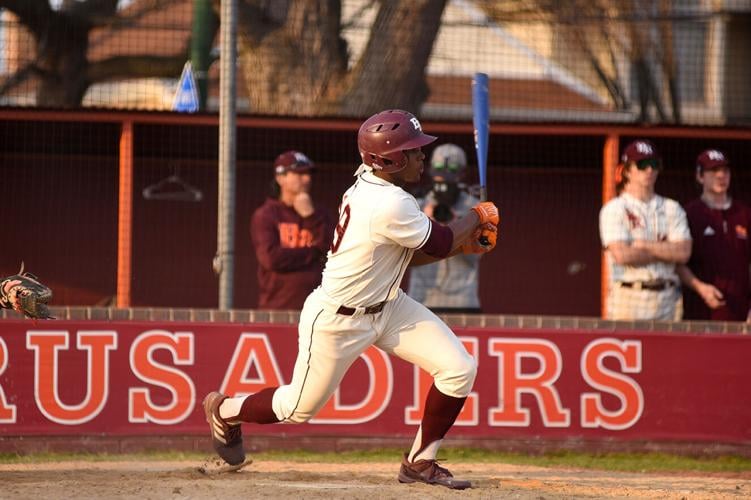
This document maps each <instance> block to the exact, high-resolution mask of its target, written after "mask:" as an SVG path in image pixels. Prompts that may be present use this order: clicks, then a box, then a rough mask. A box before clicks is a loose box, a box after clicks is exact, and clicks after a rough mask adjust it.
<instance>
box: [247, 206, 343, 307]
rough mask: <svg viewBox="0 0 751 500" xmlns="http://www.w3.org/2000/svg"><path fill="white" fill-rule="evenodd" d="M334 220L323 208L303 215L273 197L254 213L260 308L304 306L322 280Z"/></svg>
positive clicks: (253, 226)
mask: <svg viewBox="0 0 751 500" xmlns="http://www.w3.org/2000/svg"><path fill="white" fill-rule="evenodd" d="M331 220H332V219H331V218H330V217H329V216H328V214H327V213H326V212H325V211H323V210H320V209H316V210H315V212H314V213H313V215H311V216H310V217H304V218H303V217H301V216H300V214H298V213H297V212H296V211H295V209H294V208H292V207H290V206H287V205H285V204H284V203H282V202H281V201H279V200H276V199H273V198H267V199H266V202H265V203H264V204H263V205H261V206H260V207H259V208H258V209H257V210H256V211H255V212H254V213H253V218H252V221H251V226H250V235H251V239H252V240H253V246H254V247H255V250H256V257H257V258H258V272H257V274H258V307H259V308H261V309H302V306H303V303H304V302H305V299H306V298H307V296H308V294H309V293H310V292H312V291H313V290H314V289H315V287H317V286H318V285H319V284H320V283H321V272H322V271H323V261H324V257H325V255H326V252H327V251H328V249H329V246H330V245H331V239H332V237H333V233H334V228H333V224H332V222H331Z"/></svg>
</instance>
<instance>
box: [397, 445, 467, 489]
mask: <svg viewBox="0 0 751 500" xmlns="http://www.w3.org/2000/svg"><path fill="white" fill-rule="evenodd" d="M399 482H400V483H425V484H437V485H440V486H445V487H446V488H451V489H452V490H464V489H467V488H471V487H472V483H470V482H469V481H464V480H461V479H456V478H454V476H453V474H451V473H450V472H449V471H448V469H446V468H445V467H441V466H440V465H438V461H437V460H418V461H416V462H408V461H407V454H406V453H405V454H404V458H403V459H402V466H401V468H400V469H399Z"/></svg>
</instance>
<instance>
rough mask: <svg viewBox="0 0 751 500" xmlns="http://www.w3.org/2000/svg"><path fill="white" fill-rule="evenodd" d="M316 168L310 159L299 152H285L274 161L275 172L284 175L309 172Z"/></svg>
mask: <svg viewBox="0 0 751 500" xmlns="http://www.w3.org/2000/svg"><path fill="white" fill-rule="evenodd" d="M312 168H315V165H314V164H313V162H312V161H311V159H310V158H308V157H307V156H305V155H304V154H303V153H301V152H299V151H285V152H284V153H282V154H280V155H279V156H277V157H276V160H274V172H275V173H277V174H284V173H287V172H307V171H308V170H311V169H312Z"/></svg>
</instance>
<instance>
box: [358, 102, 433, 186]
mask: <svg viewBox="0 0 751 500" xmlns="http://www.w3.org/2000/svg"><path fill="white" fill-rule="evenodd" d="M436 139H437V137H433V136H432V135H427V134H424V133H423V132H422V126H421V125H420V122H419V121H418V120H417V118H415V115H413V114H412V113H408V112H407V111H402V110H400V109H390V110H387V111H381V112H380V113H376V114H375V115H373V116H371V117H370V118H368V119H367V120H365V122H364V123H363V124H362V125H361V126H360V131H359V132H358V133H357V147H358V149H359V150H360V156H361V157H362V162H363V163H364V164H366V165H369V166H371V167H373V168H374V169H377V170H382V171H384V172H386V173H393V172H398V171H399V170H401V169H403V168H404V167H406V166H407V156H406V155H405V154H404V153H403V151H405V150H408V149H414V148H419V147H422V146H425V145H426V144H430V143H431V142H433V141H435V140H436Z"/></svg>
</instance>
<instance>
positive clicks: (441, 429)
mask: <svg viewBox="0 0 751 500" xmlns="http://www.w3.org/2000/svg"><path fill="white" fill-rule="evenodd" d="M466 399H467V398H466V397H463V398H455V397H452V396H447V395H445V394H443V393H442V392H441V391H439V390H438V389H436V387H435V384H433V385H431V386H430V390H429V391H428V397H427V398H426V400H425V414H424V415H423V417H422V443H421V444H422V447H421V448H420V449H419V450H418V451H417V453H415V456H417V455H419V454H420V453H422V451H423V450H424V449H425V448H427V447H428V445H429V444H430V443H432V442H434V441H438V440H439V439H443V437H444V436H445V435H446V433H447V432H448V431H449V429H450V428H451V426H452V425H454V421H456V417H457V416H458V415H459V413H460V412H461V411H462V407H463V406H464V401H465V400H466Z"/></svg>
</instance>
